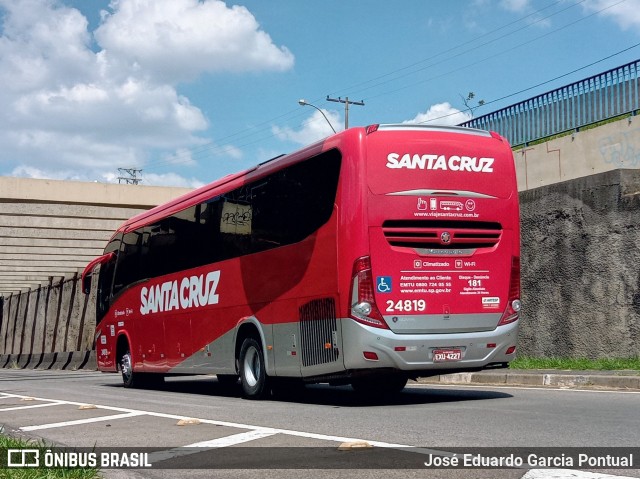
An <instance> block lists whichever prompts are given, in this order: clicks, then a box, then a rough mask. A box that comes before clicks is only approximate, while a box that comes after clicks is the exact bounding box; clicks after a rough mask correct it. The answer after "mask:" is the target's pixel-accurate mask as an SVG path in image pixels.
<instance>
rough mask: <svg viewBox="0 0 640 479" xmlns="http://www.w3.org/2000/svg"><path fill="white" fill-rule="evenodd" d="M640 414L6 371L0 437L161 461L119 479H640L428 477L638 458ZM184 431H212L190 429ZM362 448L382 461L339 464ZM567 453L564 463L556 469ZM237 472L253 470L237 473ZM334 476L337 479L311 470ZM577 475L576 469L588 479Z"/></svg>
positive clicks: (481, 391)
mask: <svg viewBox="0 0 640 479" xmlns="http://www.w3.org/2000/svg"><path fill="white" fill-rule="evenodd" d="M87 406H89V407H87ZM93 406H95V408H94V407H93ZM639 406H640V392H623V391H576V390H560V389H535V388H530V389H528V388H510V387H504V388H498V387H491V386H434V385H417V384H416V385H412V386H409V387H408V388H406V389H405V391H404V392H403V393H402V394H400V395H399V396H397V397H396V398H394V399H385V398H375V397H373V398H366V399H362V398H358V397H357V396H356V395H355V394H354V393H353V392H352V390H351V389H350V388H349V387H341V388H332V387H328V386H323V385H319V386H312V387H308V388H307V389H306V391H304V392H303V393H302V394H299V395H296V396H288V397H275V398H273V399H271V400H267V401H248V400H244V399H242V398H241V397H240V391H239V388H232V389H228V388H223V387H222V386H221V385H220V384H218V383H217V380H216V379H215V377H195V378H176V379H172V380H169V381H167V382H166V383H165V384H164V385H162V386H161V387H158V388H156V389H147V390H131V389H124V388H123V387H122V386H121V382H120V378H119V376H117V375H112V374H102V373H97V372H83V371H76V372H64V371H28V370H0V424H3V425H4V427H5V429H6V430H10V431H13V432H14V433H17V434H22V435H25V436H29V437H41V438H44V439H45V440H46V441H47V442H48V443H55V444H59V445H64V446H73V447H89V448H91V447H97V448H102V447H104V448H115V447H128V448H133V449H131V450H127V452H131V451H144V452H148V453H149V454H151V455H150V462H152V463H153V464H154V465H155V466H154V468H152V469H135V470H118V469H108V470H105V475H106V476H107V477H114V478H116V477H117V478H120V477H122V478H125V477H148V478H156V477H157V478H160V477H185V474H184V471H182V470H178V469H160V468H157V467H158V465H159V464H160V463H162V464H163V465H164V466H163V467H169V466H175V467H180V468H189V469H190V468H192V467H200V466H201V465H206V467H207V469H196V470H191V471H190V472H189V474H188V476H189V477H246V478H254V477H256V478H257V477H260V478H265V477H284V478H288V477H291V478H294V477H295V478H298V477H323V478H326V477H354V478H356V477H357V478H359V479H365V478H369V477H385V478H395V477H403V478H404V477H421V478H430V477H433V478H449V477H451V478H454V477H462V478H521V477H525V478H526V479H533V478H542V477H585V478H586V477H603V474H605V473H606V474H614V475H616V476H624V477H640V470H639V469H638V467H640V466H638V464H640V457H636V458H635V459H634V464H635V465H636V466H635V467H636V469H632V470H629V469H625V470H613V469H606V470H600V471H597V472H596V473H594V472H592V473H582V476H580V475H577V476H576V473H575V472H573V473H570V474H573V476H563V475H562V474H563V473H561V472H558V471H550V470H539V469H538V468H534V470H532V471H529V468H528V467H522V468H501V469H422V468H420V466H421V465H422V464H423V463H424V460H428V459H429V458H432V457H436V456H437V457H440V458H442V457H448V456H450V454H449V451H451V448H455V447H461V448H467V449H469V448H477V447H488V446H491V447H497V448H505V447H521V448H525V451H531V450H532V449H533V448H543V447H554V448H571V447H573V448H579V449H578V450H574V452H576V451H581V450H585V449H584V448H587V447H594V448H601V447H635V448H637V447H638V446H639V445H640V440H639V439H640V408H639ZM185 419H197V421H195V422H199V424H188V425H182V426H181V425H178V423H179V421H181V420H185ZM191 422H193V421H191ZM357 441H365V442H366V443H368V444H369V445H373V446H376V447H373V448H352V449H351V450H349V451H339V450H338V447H339V446H340V445H344V444H345V443H354V442H357ZM185 446H191V448H186V447H185ZM301 446H304V447H301ZM379 446H385V447H386V448H385V449H380V448H379ZM403 446H413V447H415V448H413V449H411V450H410V452H407V450H406V449H403ZM143 448H154V450H150V449H143ZM469 450H470V451H471V449H469ZM167 451H169V452H167ZM202 451H205V452H202ZM212 451H213V452H212ZM386 451H390V452H386ZM567 451H569V450H567ZM592 451H593V450H592ZM485 452H486V453H487V454H488V453H489V452H490V451H485ZM564 453H565V450H564V449H554V450H551V454H552V455H554V456H556V457H560V456H562V454H564ZM590 454H591V452H590ZM502 455H503V456H504V455H505V454H502ZM639 455H640V454H639ZM415 458H418V459H415ZM162 461H165V462H162ZM238 464H242V465H246V467H244V466H243V467H242V468H240V469H235V467H239V466H238ZM326 464H330V465H331V467H332V468H334V469H327V470H320V469H309V467H323V465H326ZM409 464H411V466H408V465H409ZM416 464H418V465H416ZM167 465H169V466H167ZM573 466H574V467H566V469H573V470H575V469H585V468H584V467H575V464H574V465H573ZM224 467H233V468H232V469H225V468H224ZM261 467H265V469H260V468H261ZM378 467H384V468H385V470H384V471H383V470H381V469H379V468H378ZM407 467H409V468H407ZM274 468H278V469H274ZM336 468H337V469H336ZM399 468H402V470H399ZM590 474H595V475H590Z"/></svg>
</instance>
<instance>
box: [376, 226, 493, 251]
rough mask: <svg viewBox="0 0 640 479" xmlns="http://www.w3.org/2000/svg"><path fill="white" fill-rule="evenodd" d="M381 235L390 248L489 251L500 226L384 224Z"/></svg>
mask: <svg viewBox="0 0 640 479" xmlns="http://www.w3.org/2000/svg"><path fill="white" fill-rule="evenodd" d="M382 232H383V233H384V236H385V238H386V240H387V242H388V243H389V244H390V245H391V246H397V247H404V248H414V249H461V248H464V249H480V248H493V247H494V246H495V245H497V244H498V242H499V241H500V237H501V236H502V225H500V223H494V222H489V221H441V220H435V221H432V220H387V221H385V222H384V223H383V224H382Z"/></svg>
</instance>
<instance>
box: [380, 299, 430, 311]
mask: <svg viewBox="0 0 640 479" xmlns="http://www.w3.org/2000/svg"><path fill="white" fill-rule="evenodd" d="M425 309H427V302H426V301H425V300H424V299H404V300H402V299H401V300H400V301H392V300H388V301H387V313H394V312H397V311H401V312H403V313H412V312H414V311H424V310H425Z"/></svg>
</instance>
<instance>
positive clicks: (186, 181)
mask: <svg viewBox="0 0 640 479" xmlns="http://www.w3.org/2000/svg"><path fill="white" fill-rule="evenodd" d="M141 184H143V185H148V186H181V187H183V188H199V187H201V186H204V185H205V183H203V182H202V181H200V180H198V179H197V178H185V177H183V176H180V175H178V174H176V173H165V174H156V173H145V172H144V171H143V172H142V182H141Z"/></svg>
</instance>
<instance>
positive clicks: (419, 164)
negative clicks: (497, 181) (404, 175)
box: [386, 153, 495, 173]
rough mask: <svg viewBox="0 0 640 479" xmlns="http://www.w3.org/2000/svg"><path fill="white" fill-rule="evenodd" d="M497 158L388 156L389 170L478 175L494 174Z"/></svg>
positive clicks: (407, 154) (429, 155)
mask: <svg viewBox="0 0 640 479" xmlns="http://www.w3.org/2000/svg"><path fill="white" fill-rule="evenodd" d="M494 161H495V158H477V157H475V156H474V157H471V156H458V155H451V156H449V157H447V156H445V155H432V154H427V155H419V154H411V153H405V154H404V155H400V154H399V153H389V155H387V164H386V167H387V168H391V169H397V168H407V169H410V170H416V169H417V170H444V171H469V172H476V173H493V163H494Z"/></svg>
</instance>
